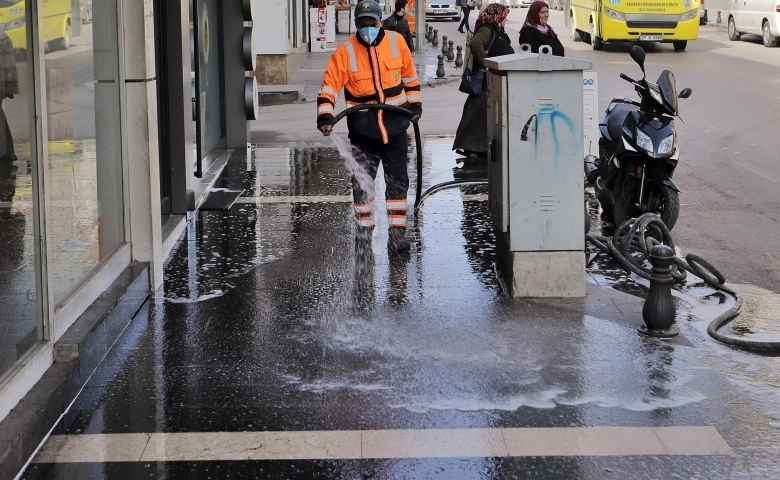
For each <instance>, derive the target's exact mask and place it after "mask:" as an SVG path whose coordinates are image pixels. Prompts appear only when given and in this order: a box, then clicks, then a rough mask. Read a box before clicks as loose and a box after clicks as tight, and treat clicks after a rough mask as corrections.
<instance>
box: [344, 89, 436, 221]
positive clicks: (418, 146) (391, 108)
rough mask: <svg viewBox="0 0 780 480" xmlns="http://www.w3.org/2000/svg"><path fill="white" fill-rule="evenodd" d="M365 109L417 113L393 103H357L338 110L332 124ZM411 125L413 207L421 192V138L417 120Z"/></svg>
mask: <svg viewBox="0 0 780 480" xmlns="http://www.w3.org/2000/svg"><path fill="white" fill-rule="evenodd" d="M365 110H387V111H390V112H395V113H400V114H401V115H406V116H407V117H409V118H412V117H414V116H415V115H417V114H416V113H414V112H412V111H411V110H409V109H408V108H403V107H397V106H395V105H385V104H383V103H369V104H366V105H357V106H355V107H349V108H347V109H346V110H343V111H341V112H339V114H338V115H336V116H335V117H333V120H334V121H333V124H334V125H335V124H337V123H339V121H340V120H341V119H342V118H344V117H346V116H347V115H350V114H353V113H356V112H362V111H365ZM412 126H413V127H414V139H415V146H416V150H417V193H416V194H415V200H414V205H415V207H416V206H417V205H418V204H419V203H420V195H421V193H422V163H423V162H422V154H423V151H422V138H421V137H420V125H418V124H417V122H412Z"/></svg>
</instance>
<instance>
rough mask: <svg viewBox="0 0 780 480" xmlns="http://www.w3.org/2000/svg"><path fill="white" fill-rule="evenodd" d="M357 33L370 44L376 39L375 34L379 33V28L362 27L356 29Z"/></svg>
mask: <svg viewBox="0 0 780 480" xmlns="http://www.w3.org/2000/svg"><path fill="white" fill-rule="evenodd" d="M358 35H360V37H361V38H362V39H363V40H365V41H366V43H367V44H369V45H371V44H372V43H374V40H376V37H377V35H379V29H378V28H377V27H363V28H360V29H358Z"/></svg>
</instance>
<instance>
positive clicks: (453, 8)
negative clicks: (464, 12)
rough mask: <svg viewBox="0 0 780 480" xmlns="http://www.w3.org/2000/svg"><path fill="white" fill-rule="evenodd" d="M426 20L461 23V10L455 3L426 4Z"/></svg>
mask: <svg viewBox="0 0 780 480" xmlns="http://www.w3.org/2000/svg"><path fill="white" fill-rule="evenodd" d="M425 19H426V20H452V21H454V22H457V21H460V9H459V8H458V6H457V5H456V4H455V3H454V0H453V3H434V4H429V3H428V2H425Z"/></svg>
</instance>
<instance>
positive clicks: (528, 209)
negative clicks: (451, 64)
mask: <svg viewBox="0 0 780 480" xmlns="http://www.w3.org/2000/svg"><path fill="white" fill-rule="evenodd" d="M543 52H544V48H543ZM485 65H487V66H488V67H489V68H490V69H491V73H490V74H489V75H488V91H489V100H488V139H489V140H490V141H492V145H491V149H490V160H489V162H488V177H489V180H490V182H489V201H490V211H491V215H492V217H493V221H494V222H495V223H496V226H497V228H498V230H499V232H498V234H499V235H498V236H499V237H500V239H499V244H501V243H502V242H503V246H502V245H499V254H500V261H502V265H501V269H502V272H503V273H505V274H511V277H510V278H508V280H509V283H512V284H513V285H514V286H513V294H514V296H529V297H540V296H541V297H546V296H555V297H561V296H563V297H568V296H582V295H584V294H585V264H584V262H585V255H584V249H585V237H584V222H585V218H584V206H583V202H584V197H583V191H584V185H583V167H582V165H583V163H582V162H583V157H582V152H583V100H582V99H583V94H582V71H583V70H585V69H589V68H590V67H591V62H589V61H585V60H577V59H573V58H566V57H554V56H552V55H550V54H549V53H540V54H535V53H529V52H523V53H516V54H513V55H505V56H502V57H494V58H489V59H486V60H485ZM526 125H527V126H528V128H527V140H525V141H523V140H522V139H521V135H522V131H523V128H524V126H526ZM502 248H503V249H504V254H501V251H502V250H501V249H502ZM518 269H519V270H518ZM507 270H509V271H507ZM519 275H522V276H524V278H519ZM518 280H519V282H520V283H518Z"/></svg>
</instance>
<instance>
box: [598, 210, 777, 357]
mask: <svg viewBox="0 0 780 480" xmlns="http://www.w3.org/2000/svg"><path fill="white" fill-rule="evenodd" d="M585 240H586V241H587V242H589V243H590V244H592V245H593V246H595V247H596V248H598V249H599V250H601V251H602V252H605V253H607V254H609V255H610V256H611V257H612V258H613V259H614V260H615V261H616V262H617V263H618V265H620V266H621V267H622V268H623V269H625V270H626V271H628V272H632V273H635V274H636V275H638V276H640V277H642V278H644V279H646V280H649V279H650V274H651V272H652V267H648V266H647V263H649V262H647V257H648V255H649V251H650V250H651V249H652V248H653V247H654V246H655V245H658V244H664V245H668V246H669V247H671V248H672V249H674V241H673V239H672V236H671V233H670V232H669V229H668V228H666V225H665V224H664V223H663V221H662V220H661V219H660V217H658V216H657V215H655V214H652V213H646V214H644V215H642V216H640V217H639V218H632V219H629V220H627V221H625V222H623V223H622V224H621V225H620V226H619V227H618V228H617V229H616V230H615V233H614V234H613V236H612V237H604V236H601V235H594V234H586V235H585ZM674 261H675V266H676V267H677V268H674V269H672V278H674V280H675V282H681V281H683V280H685V278H686V276H687V273H686V272H690V273H691V274H693V275H696V276H697V277H699V278H701V279H702V280H703V281H704V283H706V284H707V285H709V286H711V287H713V288H715V289H716V290H721V291H723V292H725V293H727V294H729V295H732V296H733V297H734V299H735V303H734V306H732V307H731V308H730V309H728V310H727V311H726V312H724V313H722V314H720V315H718V316H717V317H716V318H715V319H714V320H712V321H711V322H710V324H709V326H708V327H707V333H709V335H710V336H711V337H712V338H714V339H715V340H718V341H719V342H722V343H725V344H727V345H733V346H735V347H740V348H744V349H749V350H764V351H780V342H764V341H755V340H745V339H741V338H735V337H730V336H727V335H723V334H721V333H718V329H719V328H720V327H722V326H723V325H725V324H726V323H727V322H729V321H730V320H733V319H734V318H736V317H737V316H738V315H739V314H740V313H741V312H742V306H743V300H742V297H741V296H740V295H739V294H738V293H737V292H735V291H734V290H732V289H731V288H728V287H726V286H725V285H724V284H725V283H726V277H725V276H724V275H723V274H722V273H721V272H719V271H718V269H717V268H715V266H713V265H712V264H711V263H709V262H708V261H706V260H704V259H703V258H701V257H700V256H698V255H696V254H693V253H689V254H688V255H686V256H685V259H682V258H679V257H677V256H675V257H674Z"/></svg>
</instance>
